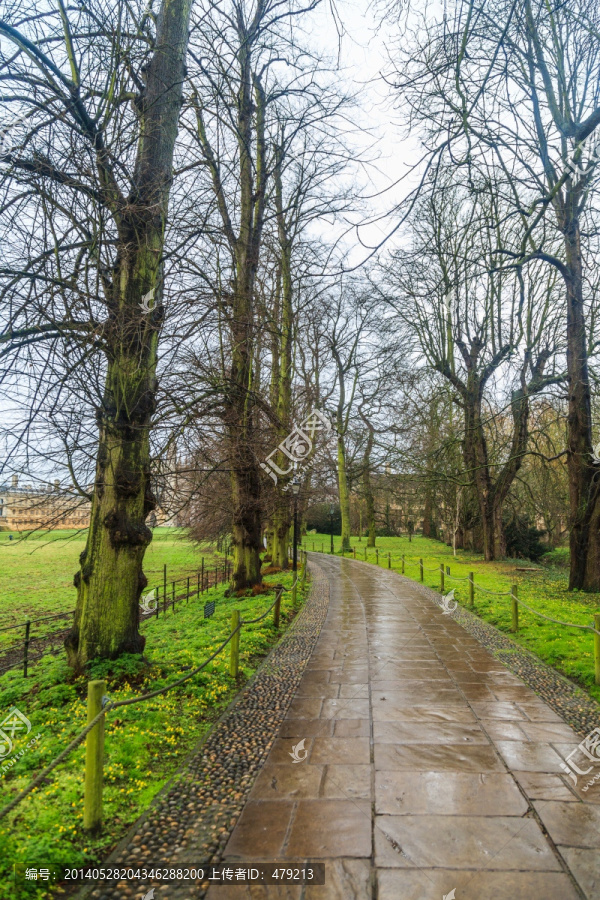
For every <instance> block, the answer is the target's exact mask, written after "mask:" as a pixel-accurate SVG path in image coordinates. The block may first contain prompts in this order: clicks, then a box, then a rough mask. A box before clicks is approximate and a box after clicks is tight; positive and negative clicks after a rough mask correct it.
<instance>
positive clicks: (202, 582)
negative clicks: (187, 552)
mask: <svg viewBox="0 0 600 900" xmlns="http://www.w3.org/2000/svg"><path fill="white" fill-rule="evenodd" d="M201 578H202V581H201V584H202V593H204V557H202V570H201Z"/></svg>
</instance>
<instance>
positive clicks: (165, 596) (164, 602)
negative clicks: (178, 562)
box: [163, 563, 167, 610]
mask: <svg viewBox="0 0 600 900" xmlns="http://www.w3.org/2000/svg"><path fill="white" fill-rule="evenodd" d="M163 604H164V608H165V610H166V608H167V564H166V563H165V564H164V566H163Z"/></svg>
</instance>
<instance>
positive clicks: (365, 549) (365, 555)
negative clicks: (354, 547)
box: [365, 547, 367, 560]
mask: <svg viewBox="0 0 600 900" xmlns="http://www.w3.org/2000/svg"><path fill="white" fill-rule="evenodd" d="M366 559H367V548H366V547H365V560H366Z"/></svg>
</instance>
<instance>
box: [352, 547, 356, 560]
mask: <svg viewBox="0 0 600 900" xmlns="http://www.w3.org/2000/svg"><path fill="white" fill-rule="evenodd" d="M352 552H353V553H354V559H356V547H353V548H352Z"/></svg>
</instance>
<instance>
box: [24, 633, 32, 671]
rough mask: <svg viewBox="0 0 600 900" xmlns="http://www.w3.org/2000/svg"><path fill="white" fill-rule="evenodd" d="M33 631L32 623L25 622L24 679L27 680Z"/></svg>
mask: <svg viewBox="0 0 600 900" xmlns="http://www.w3.org/2000/svg"><path fill="white" fill-rule="evenodd" d="M30 631H31V621H30V620H29V619H27V621H26V622H25V644H24V646H23V678H27V662H28V660H29V633H30Z"/></svg>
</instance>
